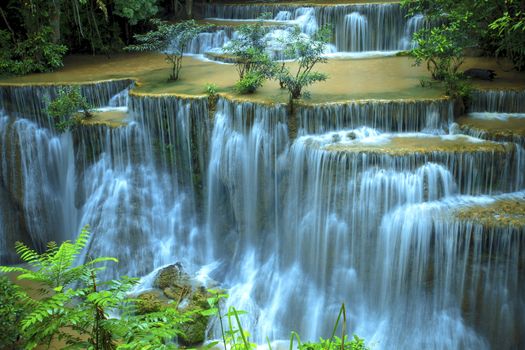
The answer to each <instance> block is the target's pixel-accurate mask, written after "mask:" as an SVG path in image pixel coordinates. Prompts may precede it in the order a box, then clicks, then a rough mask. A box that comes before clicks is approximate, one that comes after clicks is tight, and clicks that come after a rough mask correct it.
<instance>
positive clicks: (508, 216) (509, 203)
mask: <svg viewBox="0 0 525 350" xmlns="http://www.w3.org/2000/svg"><path fill="white" fill-rule="evenodd" d="M454 215H455V217H456V218H457V219H460V220H468V221H472V222H475V223H479V224H482V225H485V226H498V227H501V226H512V227H525V198H523V199H504V200H498V201H495V202H493V203H491V204H489V205H483V206H482V205H479V206H470V207H467V208H463V209H460V210H458V211H457V212H456V213H455V214H454Z"/></svg>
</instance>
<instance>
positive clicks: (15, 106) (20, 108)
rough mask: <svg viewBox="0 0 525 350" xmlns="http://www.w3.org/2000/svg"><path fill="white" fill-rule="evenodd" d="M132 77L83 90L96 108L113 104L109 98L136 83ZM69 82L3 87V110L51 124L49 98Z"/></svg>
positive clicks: (0, 96)
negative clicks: (48, 106)
mask: <svg viewBox="0 0 525 350" xmlns="http://www.w3.org/2000/svg"><path fill="white" fill-rule="evenodd" d="M132 83H133V82H132V81H131V80H128V79H123V80H110V81H104V82H95V83H85V84H80V85H79V87H80V92H81V94H82V96H84V97H85V98H86V100H87V102H88V103H89V104H90V105H91V106H93V107H102V106H107V105H108V104H109V100H110V99H111V98H112V97H113V96H115V95H116V94H118V93H119V92H120V91H122V90H124V89H126V88H127V87H129V86H130V85H132ZM66 86H69V85H40V86H39V85H19V86H16V85H14V86H7V85H4V86H0V109H3V110H4V111H5V112H6V113H8V114H9V115H10V116H13V117H19V118H27V119H31V120H35V121H37V122H38V123H39V124H40V125H44V126H48V127H49V126H51V124H52V122H51V121H50V120H49V118H48V116H47V114H46V112H45V111H46V107H47V104H48V103H49V101H51V100H53V99H54V98H55V97H56V96H57V95H58V91H59V89H61V88H64V87H66Z"/></svg>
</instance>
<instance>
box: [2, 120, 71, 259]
mask: <svg viewBox="0 0 525 350" xmlns="http://www.w3.org/2000/svg"><path fill="white" fill-rule="evenodd" d="M0 143H1V145H0V154H1V159H2V162H1V163H0V172H1V176H2V179H3V183H4V186H5V188H6V190H7V191H8V192H9V196H10V198H11V200H12V201H13V202H14V203H16V206H17V207H19V208H23V209H24V226H25V228H26V230H27V231H28V233H29V235H30V238H31V242H32V244H33V245H34V246H35V247H38V248H40V249H41V248H43V247H45V244H46V243H47V242H48V241H51V240H59V241H62V240H65V239H70V238H72V237H74V236H73V235H74V234H75V231H76V227H75V219H76V217H77V215H78V213H77V211H76V209H75V205H74V191H72V187H73V186H74V178H75V167H74V155H73V149H72V138H71V134H70V133H65V134H63V135H60V136H56V135H53V134H52V133H51V132H50V131H49V130H47V129H42V128H40V127H38V126H37V125H36V124H35V123H34V122H31V121H29V120H26V119H18V120H12V119H11V118H9V117H7V116H3V117H2V118H1V120H0Z"/></svg>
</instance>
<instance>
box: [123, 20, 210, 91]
mask: <svg viewBox="0 0 525 350" xmlns="http://www.w3.org/2000/svg"><path fill="white" fill-rule="evenodd" d="M150 22H151V24H152V25H153V26H154V27H155V29H153V30H152V31H149V32H147V33H146V34H138V35H135V40H137V42H138V44H136V45H130V46H128V47H126V49H127V50H129V51H138V52H143V51H153V52H163V53H164V54H165V55H166V61H168V62H169V63H170V64H171V74H170V76H169V80H172V81H176V80H178V79H179V75H180V70H181V68H182V56H183V55H184V52H185V51H186V49H187V48H188V45H189V44H190V42H191V40H193V39H194V38H195V37H196V36H197V35H198V34H199V33H200V32H202V31H203V30H204V29H205V28H207V26H204V25H200V24H198V23H197V22H196V21H194V20H188V21H183V22H179V23H176V24H172V23H168V22H164V21H161V20H159V19H152V20H151V21H150Z"/></svg>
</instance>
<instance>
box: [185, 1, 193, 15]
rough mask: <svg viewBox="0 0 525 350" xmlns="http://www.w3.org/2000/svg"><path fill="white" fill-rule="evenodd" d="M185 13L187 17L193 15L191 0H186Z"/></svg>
mask: <svg viewBox="0 0 525 350" xmlns="http://www.w3.org/2000/svg"><path fill="white" fill-rule="evenodd" d="M186 15H187V17H188V18H192V17H193V0H186Z"/></svg>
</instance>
